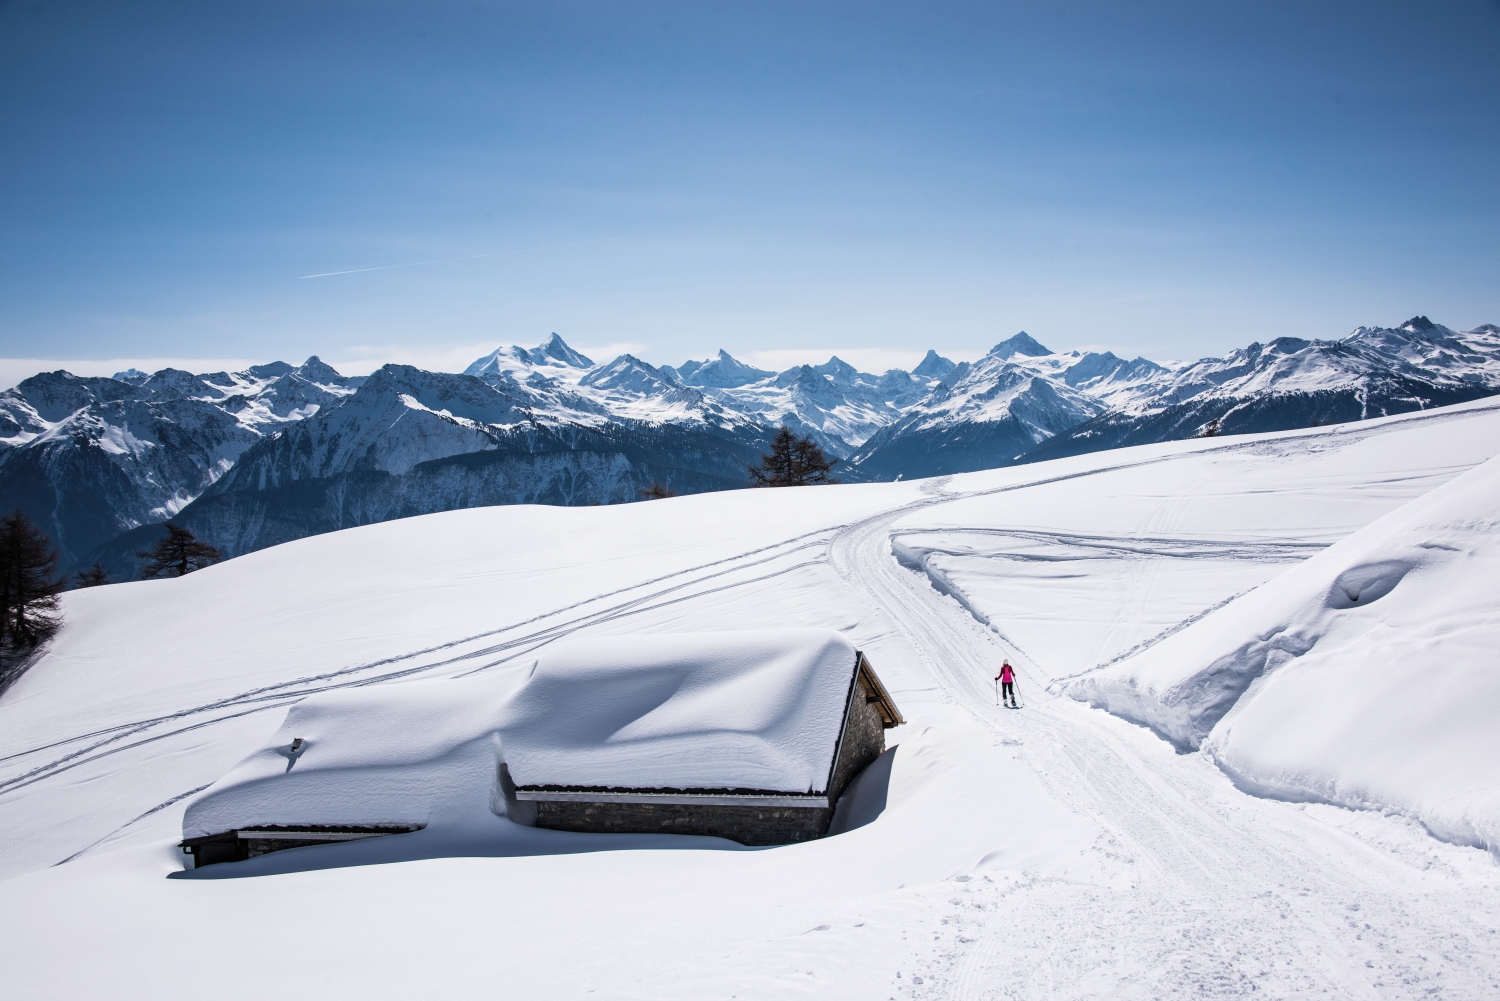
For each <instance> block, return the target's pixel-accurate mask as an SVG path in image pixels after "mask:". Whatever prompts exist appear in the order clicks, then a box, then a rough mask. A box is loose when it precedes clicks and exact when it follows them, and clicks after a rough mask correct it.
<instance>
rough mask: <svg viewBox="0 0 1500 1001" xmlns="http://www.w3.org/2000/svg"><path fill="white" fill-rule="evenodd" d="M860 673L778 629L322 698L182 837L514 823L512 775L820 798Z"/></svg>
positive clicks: (238, 773) (221, 785)
mask: <svg viewBox="0 0 1500 1001" xmlns="http://www.w3.org/2000/svg"><path fill="white" fill-rule="evenodd" d="M854 670H855V650H854V647H853V645H851V644H850V642H849V641H848V640H847V639H845V638H844V637H843V636H842V635H840V634H839V633H838V632H836V631H834V630H831V629H765V630H757V631H755V632H737V631H732V632H719V633H694V634H677V635H655V636H633V637H619V636H615V637H609V638H593V639H577V640H571V641H566V642H562V643H559V644H557V645H556V646H554V647H551V648H549V649H548V650H547V651H546V652H545V653H544V654H543V655H542V656H541V657H540V659H538V660H537V662H536V663H535V664H534V666H533V667H532V669H531V671H530V673H529V674H528V676H527V677H526V680H525V681H524V682H523V683H521V684H520V685H519V687H518V686H517V679H516V677H515V675H514V674H506V675H502V676H497V677H490V676H485V675H476V676H472V677H467V678H455V679H444V680H437V681H420V682H407V683H404V684H394V685H380V686H376V687H372V688H366V689H359V690H354V691H342V692H330V693H324V694H321V695H314V696H311V697H309V698H307V699H304V700H302V701H301V702H298V703H297V704H296V705H294V706H292V707H291V708H290V709H289V710H288V712H287V716H286V722H285V723H284V724H283V725H282V726H281V729H280V730H278V731H277V732H276V733H275V734H274V735H273V736H272V737H271V738H270V739H269V740H268V741H266V743H265V744H264V745H262V746H261V747H260V748H259V749H258V750H256V751H254V752H253V753H251V754H250V755H249V756H248V757H246V758H245V759H244V760H243V761H241V762H240V763H239V764H238V765H237V766H235V768H234V769H233V770H232V771H231V772H230V773H229V774H228V775H226V776H224V778H222V779H220V780H219V781H218V782H216V783H215V784H214V785H213V787H212V788H210V789H209V790H208V791H207V792H206V793H204V794H203V796H201V797H200V798H198V799H197V800H195V801H194V802H193V803H192V804H191V805H190V806H189V807H188V808H187V812H186V814H185V816H184V819H183V835H184V837H189V838H191V837H201V836H205V835H212V834H218V833H221V832H223V831H228V830H235V829H239V828H244V827H251V826H256V825H265V824H281V825H303V824H314V825H325V824H326V825H335V826H337V825H346V824H347V825H356V826H362V825H377V826H392V825H400V826H417V827H425V826H429V825H440V826H441V825H445V824H446V825H456V826H471V824H472V822H474V821H485V822H487V821H488V819H490V817H492V816H494V815H502V816H503V815H505V813H506V804H505V790H504V789H502V787H501V780H500V768H501V766H502V765H504V766H506V767H507V769H508V770H509V773H510V775H511V777H512V778H513V779H514V781H515V782H516V783H517V784H520V785H561V786H589V787H613V788H632V789H643V788H672V789H756V790H771V791H777V792H790V793H804V792H822V791H823V790H824V789H826V788H827V781H828V776H829V772H830V771H831V769H832V765H833V754H834V751H835V749H836V746H837V744H838V739H839V730H840V727H841V726H842V723H843V718H844V704H845V701H846V699H847V698H848V694H849V686H850V684H851V682H852V679H853V677H854ZM299 738H300V740H301V743H300V744H296V746H295V749H294V746H293V745H294V742H295V741H297V740H298V739H299ZM487 815H489V816H487Z"/></svg>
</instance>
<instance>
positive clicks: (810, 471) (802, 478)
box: [749, 424, 839, 487]
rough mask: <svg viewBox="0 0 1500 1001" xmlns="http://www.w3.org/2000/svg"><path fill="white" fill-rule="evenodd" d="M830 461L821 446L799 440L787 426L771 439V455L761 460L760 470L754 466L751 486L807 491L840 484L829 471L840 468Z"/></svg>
mask: <svg viewBox="0 0 1500 1001" xmlns="http://www.w3.org/2000/svg"><path fill="white" fill-rule="evenodd" d="M838 461H839V460H837V459H829V458H828V457H827V456H825V455H824V454H823V449H822V448H821V447H820V446H819V445H818V443H817V442H815V441H813V440H812V438H810V437H807V436H801V437H799V436H797V435H795V434H793V433H792V429H791V428H789V427H787V426H786V425H785V424H783V425H781V428H780V429H779V430H778V431H777V432H776V437H775V438H772V439H771V451H770V452H769V453H768V454H766V455H762V456H761V457H760V465H759V466H750V467H749V469H750V483H751V485H752V486H757V487H804V486H812V485H814V484H822V483H837V482H838V480H836V479H834V478H833V477H831V476H829V475H828V471H829V470H830V469H832V468H833V467H834V466H835V465H837V464H838Z"/></svg>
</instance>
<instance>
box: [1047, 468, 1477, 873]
mask: <svg viewBox="0 0 1500 1001" xmlns="http://www.w3.org/2000/svg"><path fill="white" fill-rule="evenodd" d="M1496 512H1500V459H1491V460H1489V461H1488V462H1485V463H1484V464H1482V465H1480V466H1479V467H1477V468H1475V469H1473V470H1471V471H1470V472H1468V473H1466V474H1464V475H1463V476H1460V477H1458V478H1457V479H1455V480H1453V481H1452V482H1450V483H1448V484H1446V485H1444V486H1442V487H1439V488H1438V489H1436V490H1434V491H1432V492H1431V493H1428V494H1425V495H1423V496H1422V497H1420V498H1418V499H1416V500H1414V501H1411V502H1410V503H1408V504H1406V505H1404V506H1402V507H1401V508H1398V509H1397V510H1396V511H1394V512H1392V513H1391V514H1388V515H1386V516H1385V517H1383V518H1380V519H1378V520H1376V521H1375V522H1373V523H1371V524H1370V525H1367V526H1366V527H1364V528H1362V529H1360V530H1359V531H1357V532H1355V533H1354V534H1353V535H1350V536H1349V537H1348V538H1346V539H1344V540H1342V541H1341V542H1339V543H1337V544H1335V545H1333V546H1332V547H1330V548H1329V549H1327V550H1326V551H1324V552H1322V553H1319V554H1318V555H1317V556H1315V557H1313V558H1312V559H1310V560H1307V561H1306V562H1304V563H1301V564H1299V565H1297V566H1295V567H1293V568H1292V569H1290V570H1288V571H1286V572H1285V573H1284V574H1282V575H1280V576H1278V577H1276V578H1275V579H1273V580H1271V581H1269V582H1268V583H1266V584H1265V585H1263V586H1262V587H1260V588H1258V589H1256V590H1255V591H1254V592H1252V593H1251V594H1248V595H1246V596H1245V597H1244V598H1242V599H1240V600H1238V601H1236V602H1233V603H1232V604H1230V605H1228V606H1226V607H1224V608H1222V609H1220V610H1218V611H1216V612H1214V613H1213V614H1211V615H1208V616H1205V617H1204V618H1203V619H1202V620H1200V621H1198V622H1196V623H1194V624H1193V625H1191V626H1189V627H1188V628H1186V629H1184V630H1182V631H1181V632H1179V633H1177V634H1176V635H1174V636H1171V637H1169V638H1167V639H1165V640H1163V641H1162V642H1161V643H1160V644H1157V645H1156V646H1154V647H1152V648H1151V649H1149V650H1146V651H1143V652H1142V653H1139V654H1136V655H1135V656H1133V657H1130V658H1127V659H1125V660H1123V661H1121V662H1120V663H1118V664H1115V665H1113V666H1112V667H1110V668H1107V669H1105V670H1104V671H1100V672H1097V673H1094V674H1090V675H1086V676H1085V677H1083V678H1081V679H1078V680H1077V681H1074V682H1072V683H1071V685H1070V686H1069V691H1070V692H1071V693H1072V694H1074V696H1075V697H1076V698H1082V699H1087V700H1088V701H1091V702H1095V703H1096V704H1100V705H1104V706H1106V707H1107V708H1109V709H1111V710H1112V711H1115V712H1118V713H1120V714H1121V715H1124V716H1127V717H1130V718H1134V719H1138V720H1140V721H1141V722H1143V723H1146V724H1147V725H1149V726H1151V727H1152V728H1153V729H1155V730H1157V731H1159V732H1161V733H1162V734H1163V735H1164V736H1166V737H1168V739H1171V740H1174V741H1175V742H1177V743H1179V744H1182V745H1185V746H1189V747H1194V748H1196V747H1198V746H1200V745H1201V746H1203V747H1204V749H1205V751H1206V753H1208V754H1209V755H1210V756H1211V757H1212V758H1213V759H1214V760H1215V761H1217V762H1218V763H1219V764H1220V765H1221V767H1223V768H1224V769H1225V771H1227V772H1228V773H1229V774H1230V775H1231V776H1232V777H1233V778H1234V779H1235V780H1236V782H1238V783H1239V784H1240V785H1241V786H1244V787H1246V788H1248V789H1250V790H1252V791H1254V792H1257V793H1259V794H1262V795H1271V796H1280V797H1283V798H1287V799H1294V800H1321V801H1324V802H1329V803H1334V804H1337V805H1340V806H1352V807H1365V808H1372V809H1381V810H1388V811H1393V812H1399V813H1403V814H1406V815H1408V816H1411V817H1413V818H1415V819H1417V820H1418V821H1420V822H1421V823H1422V824H1423V826H1425V827H1426V828H1427V829H1428V830H1429V831H1432V832H1433V833H1434V834H1435V835H1437V836H1438V837H1441V838H1444V839H1446V840H1449V841H1454V842H1457V843H1461V844H1468V845H1474V846H1476V847H1481V848H1488V849H1490V850H1492V851H1496V852H1497V855H1500V729H1497V728H1496V727H1495V725H1494V721H1495V719H1496V716H1497V713H1500V674H1497V673H1496V671H1495V670H1494V653H1493V652H1494V650H1495V649H1496V647H1497V646H1500V614H1497V612H1496V607H1495V602H1494V595H1495V593H1496V586H1497V585H1500V541H1497V530H1500V516H1497V514H1496Z"/></svg>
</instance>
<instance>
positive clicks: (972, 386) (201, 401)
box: [0, 317, 1500, 571]
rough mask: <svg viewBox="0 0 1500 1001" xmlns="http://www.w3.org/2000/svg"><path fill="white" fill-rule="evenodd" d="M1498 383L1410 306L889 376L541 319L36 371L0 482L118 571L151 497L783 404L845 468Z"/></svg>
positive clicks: (1034, 345)
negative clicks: (331, 350)
mask: <svg viewBox="0 0 1500 1001" xmlns="http://www.w3.org/2000/svg"><path fill="white" fill-rule="evenodd" d="M1496 392H1500V328H1496V327H1494V326H1490V325H1486V326H1483V327H1478V328H1475V329H1473V330H1468V331H1463V332H1458V331H1453V330H1450V329H1449V328H1447V327H1443V326H1441V325H1439V324H1435V323H1432V322H1431V321H1430V320H1428V319H1427V318H1426V317H1414V318H1413V319H1411V320H1409V321H1407V323H1405V324H1403V325H1401V326H1399V327H1394V328H1384V327H1360V328H1358V329H1357V330H1355V331H1354V332H1353V333H1352V334H1350V335H1349V336H1348V337H1345V338H1342V339H1339V340H1332V341H1322V340H1303V339H1297V338H1289V337H1282V338H1277V339H1274V340H1272V341H1270V342H1268V343H1266V344H1260V343H1255V344H1251V345H1249V346H1248V347H1246V348H1242V349H1238V350H1236V351H1233V352H1230V353H1229V354H1227V355H1225V356H1223V357H1220V358H1207V359H1202V360H1199V361H1196V362H1192V363H1189V364H1179V365H1161V364H1157V363H1155V362H1152V361H1149V360H1147V359H1144V358H1136V359H1133V360H1126V359H1123V358H1119V357H1117V356H1115V355H1114V354H1112V353H1109V352H1079V351H1068V352H1054V351H1051V350H1050V349H1048V348H1047V347H1045V346H1043V345H1042V344H1040V343H1039V342H1038V341H1037V340H1036V339H1035V338H1033V337H1031V336H1030V335H1029V334H1026V333H1024V332H1023V333H1020V334H1017V335H1016V336H1014V337H1011V338H1009V339H1007V340H1005V341H1002V342H1000V343H999V344H997V345H996V346H995V347H994V348H993V349H991V350H990V351H989V352H988V353H987V354H986V355H985V356H984V357H982V358H980V359H978V360H977V361H974V362H958V363H955V362H953V361H951V360H949V359H946V358H943V357H941V356H940V355H938V354H937V353H936V352H934V351H929V352H928V354H927V356H926V357H925V358H924V359H923V360H922V362H921V363H920V364H919V365H917V366H916V367H915V368H914V369H913V370H912V371H911V372H905V371H901V370H890V371H887V372H885V373H884V374H882V375H879V376H877V375H872V374H870V373H864V372H860V371H858V370H857V369H856V368H855V367H854V366H852V365H849V364H847V363H846V362H844V361H842V360H841V359H839V358H837V357H834V358H830V359H829V360H828V362H826V363H824V364H822V365H802V366H796V367H793V368H790V369H787V370H786V371H783V372H769V371H767V370H763V369H758V368H755V367H754V366H751V365H747V364H745V363H743V362H741V361H739V360H737V359H735V358H734V357H733V356H731V355H729V354H728V353H727V352H725V351H722V350H721V351H720V352H719V353H718V356H717V357H715V358H712V359H708V360H706V361H703V362H687V363H684V364H682V365H679V366H675V367H673V366H665V365H664V366H653V365H651V364H649V363H647V362H645V361H643V360H641V359H640V358H637V357H635V356H633V355H629V354H625V355H620V356H619V357H617V358H614V359H612V360H610V361H608V362H605V363H602V364H595V363H594V362H593V360H592V359H590V358H588V357H586V356H584V355H582V354H580V353H579V352H577V351H576V350H574V349H573V348H571V347H570V346H568V344H567V343H566V342H565V341H564V340H563V339H562V338H561V337H559V336H558V335H556V334H553V335H552V337H551V338H550V339H549V340H548V341H547V342H546V343H544V344H541V345H539V346H537V347H535V348H530V349H528V348H522V347H519V346H514V345H512V346H510V347H503V348H499V349H497V350H495V351H493V352H491V353H490V354H489V355H486V356H485V357H483V358H480V359H478V360H476V361H475V362H474V363H473V364H472V365H470V366H469V367H468V368H467V369H466V370H465V371H464V372H463V373H460V374H449V373H438V372H427V371H424V370H421V369H418V368H414V367H412V366H405V365H387V366H385V367H384V368H382V369H380V370H379V371H377V372H375V373H374V374H373V375H371V376H368V377H354V378H350V377H345V376H342V375H340V374H339V373H338V372H337V371H335V370H334V369H333V368H332V367H330V366H328V365H327V364H325V363H323V362H322V361H321V360H319V359H318V358H317V357H316V356H314V357H312V358H309V359H308V360H307V361H306V362H304V363H303V364H302V365H300V366H295V367H294V366H292V365H288V364H286V363H284V362H274V363H271V364H268V365H258V366H254V367H252V368H250V369H247V370H245V371H243V372H236V373H226V372H213V373H203V374H193V373H189V372H185V371H181V370H176V369H164V370H162V371H159V372H156V373H152V374H149V375H148V374H146V373H142V372H138V371H129V372H122V373H118V374H117V376H116V377H115V378H112V379H105V378H99V377H77V376H73V375H71V374H69V373H67V372H52V373H43V374H40V375H37V376H33V377H32V378H30V379H27V380H25V381H24V382H22V383H21V384H19V385H18V386H16V387H15V388H14V389H11V390H8V391H6V392H4V393H0V503H3V504H4V505H5V506H6V507H7V508H9V507H15V506H19V507H22V508H23V509H25V510H27V511H28V512H30V513H31V514H32V516H33V517H34V518H35V519H36V520H37V521H38V522H39V523H41V524H43V525H44V527H45V528H46V529H47V530H48V532H49V533H50V534H52V536H53V538H54V539H55V540H56V541H57V542H58V544H59V546H60V548H61V549H62V551H63V555H64V560H65V562H67V563H70V564H71V563H77V562H81V561H86V560H88V559H92V558H101V559H104V560H105V561H106V562H107V563H110V564H111V565H112V566H116V567H118V568H120V569H121V570H122V571H127V570H128V568H129V565H130V563H131V556H130V554H131V553H132V552H133V550H134V549H135V548H140V547H141V540H143V539H149V538H152V537H154V535H153V533H155V532H159V531H160V529H159V527H158V526H159V523H160V522H161V521H163V520H165V519H167V518H173V519H175V520H179V521H182V522H183V523H184V524H187V525H188V526H189V527H192V528H193V530H194V531H195V532H198V533H199V534H200V535H203V536H204V537H206V538H209V539H210V540H211V541H214V542H215V543H216V544H218V545H220V546H221V547H222V548H224V549H225V550H226V551H227V552H229V553H231V554H238V553H242V552H248V551H251V550H253V549H257V548H262V547H264V546H266V545H272V544H275V543H277V542H281V541H286V540H288V539H292V538H298V537H302V536H305V535H310V534H316V533H317V532H322V531H329V530H332V529H335V528H341V527H348V526H350V525H357V524H367V523H369V522H372V521H380V520H385V519H388V518H392V517H402V516H405V515H410V514H419V513H427V512H430V511H438V510H446V509H450V508H454V507H467V506H475V505H481V504H507V503H549V504H591V503H619V502H622V501H629V500H634V499H636V498H637V497H638V496H640V491H641V490H642V489H644V488H645V487H646V486H648V485H650V484H652V483H659V484H663V485H666V486H667V487H668V488H670V489H673V490H676V491H679V492H695V491H701V490H716V489H731V488H734V487H738V486H743V485H745V482H746V477H745V475H744V468H745V465H746V464H747V463H749V462H752V461H754V460H755V459H756V458H757V457H758V455H759V454H760V452H761V451H763V449H764V447H765V443H766V441H767V439H768V437H769V435H770V434H771V433H772V432H773V431H774V428H775V427H776V426H777V425H778V424H780V423H787V424H789V425H791V426H792V427H793V428H795V429H796V430H798V431H799V432H800V433H804V434H809V435H812V436H813V437H814V438H816V439H817V440H818V441H820V442H821V443H822V444H823V446H824V447H825V449H827V450H828V451H829V452H830V453H832V454H833V455H836V456H839V457H841V458H843V459H844V460H845V461H844V462H843V464H842V465H841V466H840V467H839V472H840V475H841V476H843V477H844V478H845V479H848V480H872V479H893V478H897V477H902V476H905V477H912V476H923V475H935V474H940V473H951V472H962V471H968V470H973V469H982V468H989V467H993V466H999V465H1009V464H1013V463H1019V462H1029V461H1035V460H1037V459H1042V458H1049V457H1054V456H1060V455H1069V454H1077V453H1079V452H1084V451H1095V450H1098V449H1101V448H1111V447H1118V446H1121V445H1129V444H1138V443H1142V442H1146V441H1161V440H1167V439H1170V438H1181V437H1190V436H1193V435H1196V434H1204V433H1241V432H1249V431H1266V430H1279V429H1284V428H1291V427H1301V426H1308V425H1311V424H1314V423H1329V422H1332V421H1342V420H1358V419H1362V418H1364V417H1370V416H1378V415H1380V414H1383V413H1397V412H1401V411H1404V410H1412V409H1419V408H1425V407H1430V406H1439V405H1443V404H1446V403H1455V402H1461V401H1463V400H1468V399H1474V398H1476V397H1479V396H1485V395H1489V394H1492V393H1496Z"/></svg>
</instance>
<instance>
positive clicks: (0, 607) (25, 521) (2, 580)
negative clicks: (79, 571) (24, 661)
mask: <svg viewBox="0 0 1500 1001" xmlns="http://www.w3.org/2000/svg"><path fill="white" fill-rule="evenodd" d="M56 572H57V550H56V549H54V548H52V540H51V539H49V538H47V536H46V535H45V534H44V533H43V532H42V530H41V529H40V528H38V527H37V526H36V523H35V522H33V521H32V520H31V519H30V518H28V517H27V516H26V514H25V512H23V511H21V510H20V509H19V508H17V509H16V510H14V511H12V512H11V513H10V514H8V515H6V516H5V517H3V518H0V654H5V655H9V654H12V653H15V652H22V651H26V650H29V649H30V648H32V647H34V646H36V645H37V644H38V643H40V642H41V641H42V640H44V639H46V638H47V637H48V636H50V635H52V633H53V632H55V631H56V630H57V627H58V624H59V623H58V617H57V614H56V609H57V594H58V592H59V591H61V590H62V582H61V581H60V580H58V579H57V577H56V576H55V574H56Z"/></svg>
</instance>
